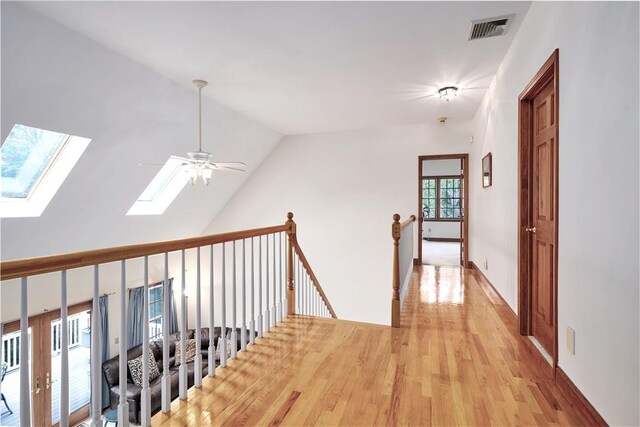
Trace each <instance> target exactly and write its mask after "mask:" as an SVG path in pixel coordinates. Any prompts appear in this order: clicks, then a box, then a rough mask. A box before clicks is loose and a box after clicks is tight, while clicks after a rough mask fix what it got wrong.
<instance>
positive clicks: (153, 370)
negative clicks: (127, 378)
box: [127, 349, 160, 387]
mask: <svg viewBox="0 0 640 427" xmlns="http://www.w3.org/2000/svg"><path fill="white" fill-rule="evenodd" d="M127 364H128V365H129V370H130V371H131V378H133V382H134V383H135V385H137V386H139V387H142V354H141V355H140V356H138V357H136V358H135V359H131V360H129V361H128V362H127ZM148 364H149V381H153V380H155V379H156V378H158V377H159V376H160V370H159V369H158V364H157V363H156V358H155V357H154V355H153V352H152V351H151V349H149V360H148Z"/></svg>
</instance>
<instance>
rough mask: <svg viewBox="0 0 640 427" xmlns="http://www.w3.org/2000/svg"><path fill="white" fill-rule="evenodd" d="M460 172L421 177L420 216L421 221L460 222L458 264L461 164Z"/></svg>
mask: <svg viewBox="0 0 640 427" xmlns="http://www.w3.org/2000/svg"><path fill="white" fill-rule="evenodd" d="M461 163H462V161H461ZM460 172H461V174H460V175H450V176H426V177H423V178H422V218H423V221H443V222H444V221H447V222H449V221H450V222H459V223H460V264H461V265H464V233H463V230H464V212H463V206H464V203H463V197H464V196H463V195H464V187H463V186H464V183H463V182H464V171H463V170H462V166H461V171H460Z"/></svg>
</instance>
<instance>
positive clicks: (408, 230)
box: [391, 214, 416, 328]
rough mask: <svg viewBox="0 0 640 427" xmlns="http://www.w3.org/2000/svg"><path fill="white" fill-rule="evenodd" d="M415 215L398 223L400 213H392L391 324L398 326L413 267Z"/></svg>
mask: <svg viewBox="0 0 640 427" xmlns="http://www.w3.org/2000/svg"><path fill="white" fill-rule="evenodd" d="M415 220H416V217H415V215H411V216H410V217H409V219H407V220H406V221H404V222H403V223H400V215H399V214H394V215H393V224H391V237H392V238H393V277H392V281H391V290H392V293H391V326H393V327H394V328H397V327H399V326H400V308H401V306H402V302H403V301H404V296H405V293H406V291H407V287H408V285H409V279H410V278H411V271H412V269H413V235H414V233H413V227H409V226H410V225H411V224H413V223H414V222H415Z"/></svg>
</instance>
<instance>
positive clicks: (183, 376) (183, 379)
mask: <svg viewBox="0 0 640 427" xmlns="http://www.w3.org/2000/svg"><path fill="white" fill-rule="evenodd" d="M180 267H181V269H180V270H181V272H182V277H181V283H180V367H179V370H178V397H179V398H180V400H187V389H188V388H189V383H188V379H189V378H188V377H187V278H186V276H187V270H186V266H185V252H184V249H183V250H182V251H181V265H180ZM176 345H177V343H176ZM176 362H177V361H176Z"/></svg>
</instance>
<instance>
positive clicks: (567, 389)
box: [556, 366, 609, 427]
mask: <svg viewBox="0 0 640 427" xmlns="http://www.w3.org/2000/svg"><path fill="white" fill-rule="evenodd" d="M556 385H557V386H558V388H559V389H560V391H561V392H562V394H563V395H564V397H565V398H566V399H567V400H568V401H569V404H570V405H571V407H572V408H573V410H574V411H576V413H577V414H578V416H579V417H580V418H581V419H582V421H583V422H584V424H585V425H587V426H607V427H608V426H609V424H607V422H606V421H605V420H604V418H602V415H600V414H599V413H598V411H597V410H596V408H594V407H593V405H592V404H591V403H590V402H589V400H587V398H586V397H584V394H582V392H581V391H580V389H578V387H576V385H575V384H574V383H573V381H571V379H570V378H569V376H568V375H567V374H566V373H565V372H564V371H563V370H562V368H561V367H560V366H556Z"/></svg>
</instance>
